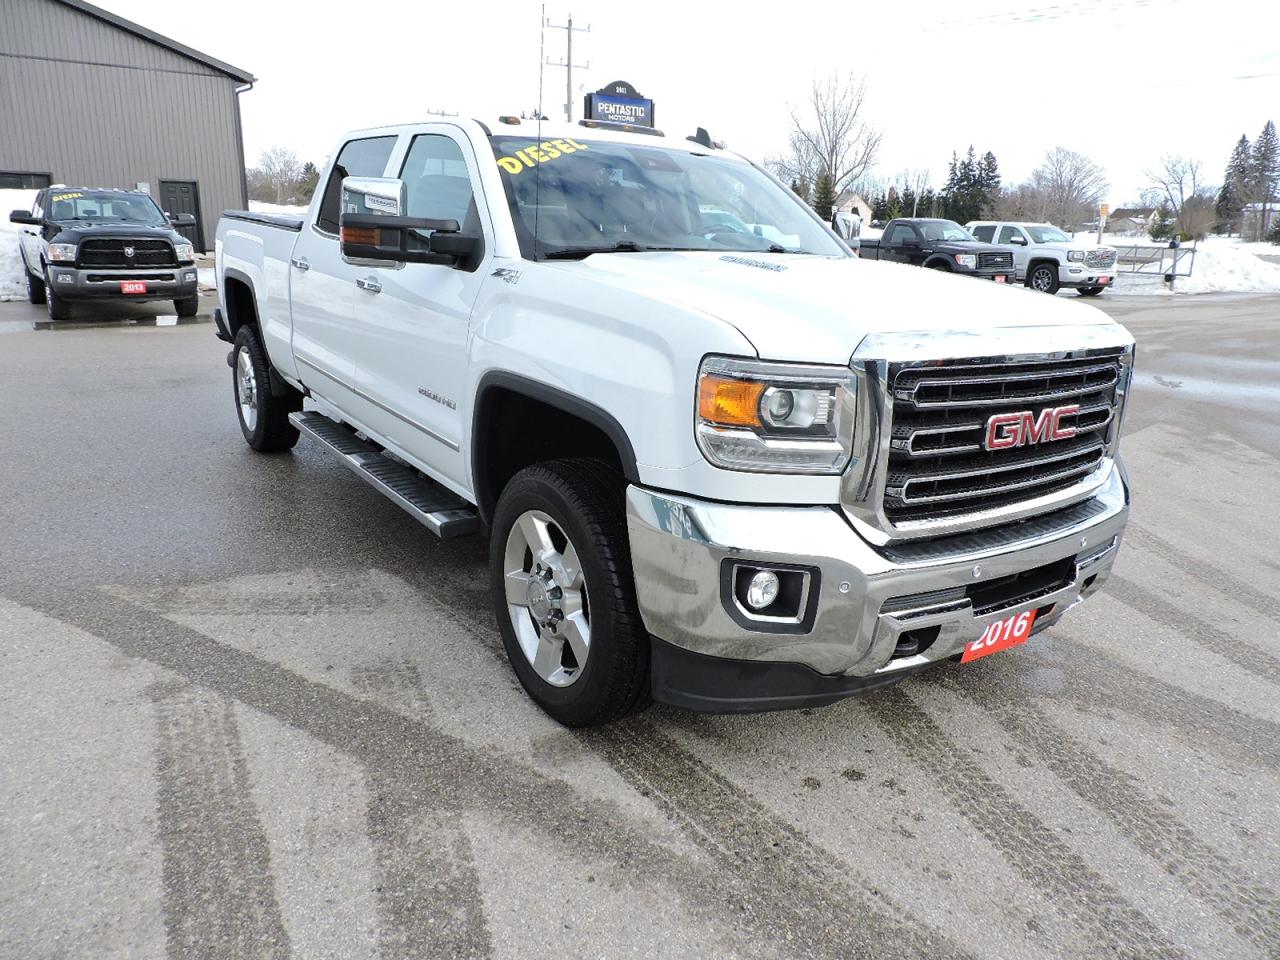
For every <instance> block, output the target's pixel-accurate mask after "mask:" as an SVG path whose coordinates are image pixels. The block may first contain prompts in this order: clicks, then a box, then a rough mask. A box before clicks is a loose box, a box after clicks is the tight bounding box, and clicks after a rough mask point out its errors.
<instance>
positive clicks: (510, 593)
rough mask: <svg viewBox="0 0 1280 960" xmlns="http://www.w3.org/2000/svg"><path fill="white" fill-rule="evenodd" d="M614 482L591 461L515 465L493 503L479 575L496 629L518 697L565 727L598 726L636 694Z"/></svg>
mask: <svg viewBox="0 0 1280 960" xmlns="http://www.w3.org/2000/svg"><path fill="white" fill-rule="evenodd" d="M624 488H625V483H624V481H623V479H622V477H620V476H619V475H618V474H617V473H616V472H615V471H614V470H612V469H610V468H609V467H608V466H606V465H605V464H604V463H602V462H600V461H598V460H585V459H584V460H557V461H553V462H550V463H545V464H538V465H535V466H532V467H527V468H526V469H524V470H522V471H520V472H519V473H518V474H516V476H515V477H513V478H512V480H511V482H510V483H508V484H507V486H506V487H505V488H504V489H503V491H502V496H501V497H500V498H499V499H498V505H497V509H496V510H495V511H494V518H493V533H492V541H491V543H490V552H489V559H490V577H491V581H492V587H493V599H494V607H495V610H496V613H497V618H498V631H499V633H500V634H501V635H502V644H503V646H504V647H505V648H506V651H507V658H508V659H509V660H510V661H511V666H512V667H513V669H514V670H515V672H516V676H517V677H518V678H519V680H520V683H521V684H522V685H523V686H524V688H525V690H526V691H527V692H528V693H529V696H530V697H532V698H533V700H534V701H535V702H536V703H537V704H538V705H539V706H540V707H542V709H543V710H545V711H546V712H547V713H548V714H550V715H551V716H552V717H553V718H554V719H556V720H558V721H559V722H560V723H563V724H564V725H566V726H570V727H586V726H594V725H597V724H602V723H608V722H609V721H611V720H615V719H617V718H619V717H622V716H625V715H626V714H628V713H630V712H632V711H634V710H636V709H637V708H639V707H640V706H642V705H643V704H645V703H647V701H648V694H649V635H648V633H647V632H646V631H645V629H644V625H643V624H642V623H641V621H640V611H639V609H638V607H637V605H636V597H635V585H634V581H633V579H632V574H631V555H630V551H629V548H628V545H627V529H626V521H625V517H624V515H623V490H624Z"/></svg>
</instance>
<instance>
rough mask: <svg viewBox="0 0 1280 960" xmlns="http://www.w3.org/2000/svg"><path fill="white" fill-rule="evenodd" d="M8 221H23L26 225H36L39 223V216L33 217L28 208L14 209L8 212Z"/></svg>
mask: <svg viewBox="0 0 1280 960" xmlns="http://www.w3.org/2000/svg"><path fill="white" fill-rule="evenodd" d="M9 222H10V223H25V224H27V225H28V226H31V227H36V226H39V225H40V218H39V217H33V216H32V215H31V211H30V210H14V211H13V212H12V213H10V214H9Z"/></svg>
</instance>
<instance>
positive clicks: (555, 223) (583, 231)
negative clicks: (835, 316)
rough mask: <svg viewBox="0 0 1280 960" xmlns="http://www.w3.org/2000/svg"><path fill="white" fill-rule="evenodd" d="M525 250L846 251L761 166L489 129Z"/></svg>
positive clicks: (573, 253) (534, 255)
mask: <svg viewBox="0 0 1280 960" xmlns="http://www.w3.org/2000/svg"><path fill="white" fill-rule="evenodd" d="M490 140H491V142H492V144H493V153H494V157H495V159H496V160H497V163H498V168H499V170H500V171H501V174H502V179H503V182H504V184H505V185H506V188H507V202H508V203H509V204H510V207H511V218H512V220H513V221H514V222H515V227H516V233H517V234H518V236H519V238H520V250H521V252H522V253H523V254H524V256H525V257H527V258H529V259H531V260H538V259H549V258H572V257H580V256H586V255H587V254H588V253H590V252H609V251H618V252H627V251H643V250H714V251H721V252H724V251H736V252H754V253H766V252H773V253H814V254H821V255H822V256H827V257H842V256H847V255H848V254H846V253H845V251H844V249H843V248H842V247H841V246H840V245H839V243H838V242H837V241H836V240H835V238H834V236H832V235H831V234H830V233H829V232H828V230H827V229H826V228H825V227H824V226H823V225H822V224H820V223H818V222H817V221H816V220H815V219H814V218H813V216H811V215H810V214H809V212H808V210H807V208H806V207H805V206H804V205H803V203H802V201H801V200H800V199H799V198H798V197H796V196H794V195H793V194H792V193H790V192H789V191H788V190H786V189H785V188H783V187H779V186H778V185H777V184H776V183H775V182H774V181H773V180H771V179H770V178H769V177H768V176H766V175H765V174H763V173H761V172H760V171H759V170H757V169H756V168H755V167H753V166H751V165H750V164H747V163H742V162H741V161H736V160H729V159H727V158H722V157H716V156H712V155H710V154H702V153H685V152H683V151H679V150H670V149H664V148H662V147H656V146H655V147H649V146H640V145H636V144H624V143H608V142H605V141H598V140H575V139H558V140H543V141H541V142H537V141H536V140H534V141H531V140H529V139H527V138H523V137H504V136H495V137H491V138H490Z"/></svg>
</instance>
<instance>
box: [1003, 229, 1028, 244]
mask: <svg viewBox="0 0 1280 960" xmlns="http://www.w3.org/2000/svg"><path fill="white" fill-rule="evenodd" d="M1014 237H1023V233H1022V230H1021V229H1020V228H1018V227H1001V228H1000V243H1012V242H1013V238H1014ZM1024 239H1025V237H1024Z"/></svg>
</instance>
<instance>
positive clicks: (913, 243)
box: [902, 237, 920, 250]
mask: <svg viewBox="0 0 1280 960" xmlns="http://www.w3.org/2000/svg"><path fill="white" fill-rule="evenodd" d="M902 245H903V246H904V247H911V248H914V249H917V250H918V249H919V248H920V241H919V240H917V239H916V238H915V237H909V238H907V239H906V240H903V241H902Z"/></svg>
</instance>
